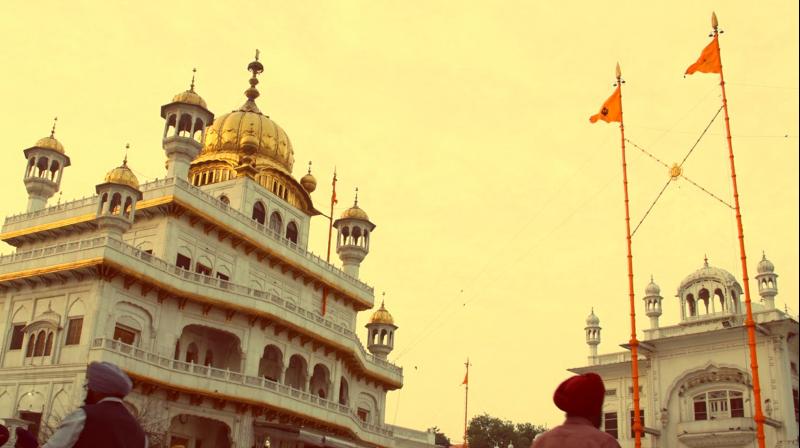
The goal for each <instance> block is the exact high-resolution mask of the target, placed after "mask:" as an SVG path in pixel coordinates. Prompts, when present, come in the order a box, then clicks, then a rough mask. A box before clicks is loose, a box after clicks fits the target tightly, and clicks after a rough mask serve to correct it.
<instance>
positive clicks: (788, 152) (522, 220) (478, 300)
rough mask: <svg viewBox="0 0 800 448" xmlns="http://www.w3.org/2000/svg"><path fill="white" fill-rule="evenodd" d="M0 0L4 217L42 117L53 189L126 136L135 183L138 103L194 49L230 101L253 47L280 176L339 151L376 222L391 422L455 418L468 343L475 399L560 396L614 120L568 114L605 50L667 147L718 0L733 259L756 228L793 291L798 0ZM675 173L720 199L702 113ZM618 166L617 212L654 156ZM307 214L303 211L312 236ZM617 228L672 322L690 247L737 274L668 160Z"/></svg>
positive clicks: (719, 170) (617, 333) (614, 318)
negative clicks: (55, 169)
mask: <svg viewBox="0 0 800 448" xmlns="http://www.w3.org/2000/svg"><path fill="white" fill-rule="evenodd" d="M33 5H37V6H33ZM3 9H4V13H3V14H2V15H0V42H2V44H1V45H0V61H2V78H0V79H2V82H0V102H1V103H2V107H0V130H2V135H4V136H5V137H4V141H3V148H2V153H0V154H1V155H2V159H0V162H1V163H0V165H1V166H2V171H0V191H3V192H4V200H3V203H2V207H1V208H0V215H8V214H13V213H17V212H21V211H24V209H25V204H26V193H25V189H24V186H23V184H22V180H21V175H22V172H23V169H24V164H25V160H24V158H23V156H22V150H23V149H24V148H27V147H29V146H31V145H32V144H33V142H35V141H36V140H37V139H38V138H40V137H43V136H46V135H47V134H48V132H49V130H50V126H51V122H52V118H53V116H55V115H58V117H59V121H58V131H57V137H58V138H59V139H60V140H61V141H62V142H63V143H64V145H65V146H66V148H67V152H68V154H69V155H70V157H71V158H72V166H71V167H69V168H68V169H67V170H66V171H65V173H64V181H63V184H62V189H63V192H64V193H63V199H64V200H69V199H73V198H78V197H81V196H84V195H90V194H92V193H93V192H94V185H95V184H97V183H99V182H100V180H101V179H102V177H103V175H104V174H105V172H106V171H108V170H109V169H111V168H112V167H114V166H117V165H118V164H119V163H120V161H121V159H122V157H123V153H124V149H123V148H124V145H125V143H126V142H130V144H131V151H130V155H129V163H130V165H131V166H132V167H133V169H134V170H135V171H136V173H137V174H139V178H140V180H142V181H144V180H147V179H152V178H155V177H162V176H164V175H165V170H164V159H165V156H164V154H163V151H162V150H161V132H162V126H163V124H162V119H161V118H160V116H159V107H160V106H161V105H162V104H165V103H167V102H169V100H170V99H171V98H172V95H173V94H175V93H177V92H179V91H183V90H185V89H186V88H187V87H188V84H189V80H190V78H191V69H192V67H197V68H198V73H197V91H198V92H199V93H200V94H201V95H202V96H203V97H204V98H205V99H206V101H207V102H208V104H209V107H210V109H211V110H212V111H214V112H215V113H216V114H217V115H221V114H223V113H225V112H228V111H230V110H232V109H234V108H236V107H238V106H239V105H240V104H242V103H243V101H244V96H243V93H242V92H243V91H244V89H245V88H246V87H247V79H248V75H249V74H248V72H247V71H246V70H245V67H246V66H247V64H248V62H250V61H251V60H252V58H253V53H254V49H255V48H259V49H260V50H261V54H262V58H261V60H262V62H263V63H264V66H265V72H264V74H263V75H262V76H261V84H260V85H259V88H260V90H261V92H262V96H261V97H260V98H259V99H258V104H259V107H260V108H261V110H262V111H264V112H265V113H267V114H269V115H270V116H271V117H272V118H273V119H274V120H275V121H276V122H278V123H279V124H281V126H282V127H283V128H284V129H285V130H286V132H287V133H288V134H289V136H290V138H291V139H292V142H293V145H294V148H295V158H296V163H295V169H294V174H295V176H296V177H298V178H299V177H300V176H302V174H303V173H304V171H305V167H306V163H307V161H308V160H313V161H314V173H315V175H316V176H317V179H318V181H319V188H318V190H317V191H316V192H315V193H314V194H313V195H312V197H313V198H314V200H315V204H316V206H317V207H318V208H320V209H321V210H326V209H327V207H328V200H329V198H330V175H331V172H332V171H333V167H334V165H335V166H337V167H338V170H339V178H340V183H339V188H338V191H339V198H340V203H339V205H338V207H337V213H338V212H340V211H341V210H343V209H344V208H346V207H348V206H349V205H350V204H351V201H352V189H353V188H354V187H355V186H358V187H359V190H360V204H361V205H362V206H363V208H364V209H365V210H366V211H367V212H368V213H369V216H370V217H371V218H372V220H373V221H374V222H375V223H376V224H377V228H376V230H375V233H374V237H373V240H372V245H371V253H370V255H369V256H368V257H367V259H366V260H365V262H364V263H363V265H362V269H361V274H362V278H363V279H365V280H366V281H367V282H368V283H370V284H373V285H374V286H375V288H376V295H380V292H381V291H386V305H387V307H388V309H389V310H390V311H391V313H392V314H393V315H394V317H395V319H396V321H397V323H398V325H399V327H400V329H399V331H398V333H397V339H396V341H397V342H396V348H395V351H394V353H393V354H392V356H391V357H390V358H391V359H393V360H394V361H396V362H397V363H399V364H400V365H402V366H404V367H405V386H404V388H403V389H402V390H401V391H398V392H393V393H391V394H390V400H389V403H388V409H387V419H386V420H387V422H388V423H395V424H398V425H404V426H410V427H416V428H425V427H430V426H434V425H438V426H439V427H440V428H443V429H444V430H445V431H446V433H447V434H448V435H449V436H450V437H451V438H453V439H454V440H459V439H460V438H461V431H462V425H463V412H464V410H463V405H464V400H463V398H464V397H463V387H462V386H460V384H461V380H462V379H463V376H464V366H463V363H464V360H465V358H467V356H469V357H470V359H471V361H472V363H473V367H472V371H471V375H470V380H471V384H470V385H471V396H470V414H471V415H474V414H477V413H482V412H488V413H490V414H492V415H495V416H499V417H503V418H507V419H511V420H514V421H530V422H533V423H536V424H548V425H550V426H552V425H555V424H557V423H558V422H559V421H560V419H561V414H560V412H559V411H558V410H557V409H556V408H555V406H553V404H552V401H551V396H552V391H553V389H554V388H555V386H556V385H557V384H558V382H559V381H561V380H562V379H563V378H565V377H566V376H567V375H568V372H566V371H565V369H567V368H568V367H574V366H579V365H583V364H584V363H585V361H586V355H587V347H586V345H585V343H584V333H583V327H584V325H585V324H584V319H585V318H586V316H587V314H589V311H590V308H591V307H592V306H594V308H595V312H596V313H597V315H598V316H599V317H600V319H601V325H602V327H603V333H602V339H603V343H602V344H601V345H600V351H601V353H602V352H609V351H615V350H618V349H619V347H618V344H619V343H623V342H626V341H627V339H628V334H629V329H628V321H627V318H628V302H627V283H626V282H627V279H626V264H625V241H624V235H625V233H624V222H623V208H622V183H621V167H620V149H619V130H618V127H617V126H616V125H609V124H605V123H598V124H594V125H590V124H589V121H588V118H589V116H590V115H591V114H594V113H596V112H597V110H598V108H599V107H600V105H601V104H602V102H603V101H604V100H605V99H606V97H608V95H609V94H610V93H611V92H612V89H613V87H612V83H613V81H614V79H613V76H614V64H615V63H616V62H617V61H619V62H620V64H621V65H622V70H623V75H624V78H625V79H626V80H627V83H626V84H625V86H624V89H623V104H624V112H625V119H626V131H627V136H628V137H629V138H630V139H631V140H632V141H634V142H636V143H637V144H639V145H640V146H642V147H643V148H645V149H647V150H648V151H651V152H652V153H653V154H655V155H657V156H658V157H659V158H662V159H663V160H664V161H665V162H667V163H670V164H671V163H673V162H677V161H680V159H682V158H683V156H684V155H685V154H686V152H687V151H688V149H689V148H690V147H691V145H692V144H693V143H694V142H695V140H696V139H697V137H698V136H699V135H700V132H701V131H702V130H703V128H705V126H706V125H707V124H708V122H709V121H710V120H711V118H712V116H713V115H714V113H715V112H716V111H717V109H718V108H719V106H720V93H719V87H718V78H717V76H716V75H704V74H695V75H693V76H690V77H688V78H686V79H684V78H683V76H682V75H683V72H684V70H685V69H686V67H687V66H688V65H689V64H690V63H692V62H694V60H695V59H696V58H697V57H698V55H699V54H700V51H701V50H702V48H703V47H704V46H705V45H706V44H707V43H708V40H709V38H708V33H709V31H710V21H709V17H710V14H711V11H712V10H713V9H716V12H717V14H718V16H719V20H720V24H721V27H722V28H723V29H724V30H725V33H724V34H723V35H722V37H721V48H722V58H723V64H724V70H725V75H726V79H727V81H728V99H729V104H730V113H731V126H732V131H733V135H734V140H733V143H734V151H735V154H736V163H737V168H738V174H739V187H740V193H741V204H742V209H743V216H744V229H745V237H746V244H747V249H748V256H749V267H750V271H751V275H754V274H755V266H756V264H757V262H758V260H759V259H760V256H761V251H762V250H765V251H766V253H767V255H768V257H769V258H770V259H771V260H772V261H773V262H774V264H775V267H776V272H777V273H778V274H779V275H780V282H779V285H780V292H779V295H778V298H777V304H778V306H779V307H781V308H783V306H784V304H785V303H788V304H789V306H790V307H795V308H790V310H791V311H792V313H793V314H795V313H797V309H796V303H797V297H798V287H797V286H798V280H797V279H798V205H797V204H798V168H797V166H798V18H797V17H798V4H797V1H786V0H781V1H774V0H766V1H760V2H757V3H753V2H731V1H727V2H708V1H697V0H691V1H672V2H658V3H656V2H640V1H622V2H617V3H608V2H596V1H592V2H588V1H582V2H556V1H549V2H544V1H539V2H510V1H508V2H488V1H487V2H453V1H417V2H409V1H405V2H388V1H375V0H373V1H338V2H321V1H320V2H316V1H315V2H312V1H305V2H276V1H260V2H239V1H224V2H223V1H219V2H214V3H210V2H197V1H194V2H184V1H169V2H158V3H156V2H142V1H128V2H100V1H97V2H86V1H77V0H73V1H70V2H55V1H54V2H30V1H25V2H23V1H16V0H14V1H11V2H9V1H6V2H5V3H4V8H3ZM685 174H686V175H687V176H688V177H689V178H691V179H693V180H694V181H696V182H698V183H699V184H701V185H703V186H704V187H705V188H707V189H708V190H710V191H712V192H714V193H715V194H718V195H719V196H722V197H724V198H725V199H726V200H730V198H731V189H730V178H729V167H728V159H727V148H726V145H725V139H724V125H723V121H722V119H721V117H720V118H719V119H717V120H716V121H715V122H714V124H713V125H712V126H711V128H710V130H709V133H708V134H707V135H706V137H705V138H704V139H703V140H702V141H701V142H700V144H699V145H698V146H697V148H696V149H695V151H694V153H693V154H692V156H691V157H690V158H689V160H688V161H687V162H686V164H685ZM629 176H630V194H631V215H632V221H633V224H634V225H635V224H636V223H638V221H639V219H640V218H641V216H642V215H643V213H644V211H645V210H646V209H647V207H648V206H649V205H650V203H651V202H652V200H653V198H654V197H655V195H656V194H657V192H658V191H659V190H660V188H661V187H662V186H663V184H664V183H665V181H666V179H667V173H666V170H665V169H664V168H663V167H662V166H660V165H658V164H656V163H655V162H653V161H652V160H651V159H649V158H648V157H647V156H645V155H643V153H641V152H640V151H638V150H637V149H635V148H633V147H629ZM54 201H55V198H54ZM326 224H327V222H326V221H325V220H324V219H323V218H315V220H314V224H313V228H312V231H313V235H312V240H311V249H312V250H313V251H315V252H317V253H324V250H325V243H326V237H327V235H326V233H327V232H326V230H325V226H326ZM8 250H9V249H8V247H5V248H4V252H7V251H8ZM633 251H634V271H635V285H636V291H637V307H638V308H637V313H639V318H638V322H639V325H640V328H642V327H645V326H647V318H646V317H645V316H644V315H643V306H642V303H641V296H642V295H643V294H642V292H643V290H644V287H645V285H646V284H647V281H648V280H649V277H650V275H651V274H652V275H653V276H654V277H655V280H656V282H657V283H659V284H660V285H661V288H662V292H663V296H664V316H663V317H662V323H663V324H671V323H675V322H676V321H677V319H678V307H677V299H676V298H675V297H674V294H675V291H676V288H677V285H678V283H679V282H680V281H681V279H682V278H683V277H684V276H686V275H687V274H689V273H690V272H692V271H694V270H695V269H697V268H699V267H700V266H701V265H702V260H703V255H704V254H708V257H709V261H710V263H711V264H712V265H716V266H720V267H723V268H725V269H728V270H729V271H731V272H732V273H734V274H735V275H736V276H737V277H738V278H741V269H740V266H739V261H738V255H739V254H738V248H737V243H736V230H735V220H734V214H733V212H732V211H731V210H730V209H728V208H726V207H725V206H723V205H722V204H720V203H719V202H717V201H716V200H714V199H713V198H710V197H709V196H707V195H706V194H704V193H702V192H700V191H699V190H698V189H697V188H695V187H694V186H692V185H691V184H689V183H687V182H686V181H679V182H677V183H675V184H673V185H671V186H670V187H669V188H668V189H667V191H666V193H665V194H664V196H663V197H662V199H661V201H660V202H659V204H658V205H657V206H656V207H655V208H654V210H653V212H652V213H651V214H650V216H649V218H648V219H647V220H646V221H645V223H644V224H643V226H642V227H641V228H640V229H639V231H638V233H637V234H636V235H635V237H634V245H633ZM337 263H338V261H337ZM753 290H754V291H756V288H755V284H753ZM756 298H757V297H756ZM362 314H363V315H362V316H361V318H360V322H362V323H363V322H364V321H366V319H367V318H368V317H369V314H370V313H362ZM359 331H360V332H361V334H362V336H363V333H364V331H365V330H363V328H361V327H360V329H359ZM639 334H640V336H641V335H642V333H641V332H640V333H639Z"/></svg>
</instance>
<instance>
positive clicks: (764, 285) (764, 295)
mask: <svg viewBox="0 0 800 448" xmlns="http://www.w3.org/2000/svg"><path fill="white" fill-rule="evenodd" d="M757 270H758V274H756V281H757V282H758V294H759V295H760V296H761V301H762V302H764V306H765V307H766V308H767V309H772V308H775V296H776V295H778V274H776V273H775V265H773V264H772V262H771V261H769V260H767V255H766V254H762V256H761V261H759V262H758V267H757Z"/></svg>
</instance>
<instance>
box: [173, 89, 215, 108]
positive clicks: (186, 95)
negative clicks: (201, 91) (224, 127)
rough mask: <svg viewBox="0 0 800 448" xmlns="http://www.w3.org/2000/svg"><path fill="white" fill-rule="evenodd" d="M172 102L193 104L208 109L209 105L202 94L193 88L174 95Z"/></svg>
mask: <svg viewBox="0 0 800 448" xmlns="http://www.w3.org/2000/svg"><path fill="white" fill-rule="evenodd" d="M172 102H173V103H183V104H191V105H193V106H200V107H202V108H203V109H206V110H208V106H206V101H205V100H204V99H203V98H202V97H201V96H200V95H198V94H197V92H195V91H194V89H193V88H192V89H189V90H186V91H184V92H181V93H179V94H177V95H175V96H173V97H172Z"/></svg>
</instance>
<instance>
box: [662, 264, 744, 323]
mask: <svg viewBox="0 0 800 448" xmlns="http://www.w3.org/2000/svg"><path fill="white" fill-rule="evenodd" d="M677 296H678V299H679V300H680V304H681V321H682V322H683V323H689V322H693V321H696V320H700V319H715V318H728V317H730V316H731V315H735V314H740V313H741V312H742V306H741V296H742V286H741V285H740V284H739V282H738V281H736V277H734V276H733V274H731V273H730V272H728V271H726V270H725V269H721V268H718V267H714V266H709V264H708V258H707V257H706V258H705V259H704V260H703V267H702V268H700V269H698V270H696V271H694V272H692V273H691V274H689V275H687V276H686V278H684V279H683V281H681V284H680V286H678V294H677Z"/></svg>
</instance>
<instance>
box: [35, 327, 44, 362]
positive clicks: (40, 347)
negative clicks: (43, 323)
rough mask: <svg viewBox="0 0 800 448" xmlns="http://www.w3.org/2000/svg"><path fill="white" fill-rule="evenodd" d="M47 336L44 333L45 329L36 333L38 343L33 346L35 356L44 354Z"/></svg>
mask: <svg viewBox="0 0 800 448" xmlns="http://www.w3.org/2000/svg"><path fill="white" fill-rule="evenodd" d="M46 337H47V335H46V334H44V330H42V331H40V332H39V334H37V335H36V344H35V345H34V346H33V356H42V355H44V341H45V338H46Z"/></svg>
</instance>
